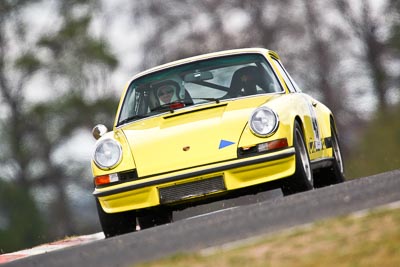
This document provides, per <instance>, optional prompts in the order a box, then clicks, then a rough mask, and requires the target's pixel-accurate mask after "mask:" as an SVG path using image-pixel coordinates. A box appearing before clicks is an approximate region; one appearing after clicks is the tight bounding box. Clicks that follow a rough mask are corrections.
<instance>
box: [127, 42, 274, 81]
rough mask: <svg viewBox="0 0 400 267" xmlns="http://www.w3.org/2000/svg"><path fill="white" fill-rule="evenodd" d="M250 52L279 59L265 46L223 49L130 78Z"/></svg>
mask: <svg viewBox="0 0 400 267" xmlns="http://www.w3.org/2000/svg"><path fill="white" fill-rule="evenodd" d="M250 53H257V54H264V55H266V54H270V55H271V56H272V57H274V58H276V59H278V60H279V55H278V54H277V53H276V52H275V51H272V50H269V49H265V48H241V49H232V50H224V51H219V52H213V53H207V54H202V55H198V56H193V57H188V58H184V59H180V60H176V61H172V62H169V63H166V64H162V65H158V66H156V67H153V68H151V69H148V70H145V71H142V72H140V73H138V74H136V75H135V76H134V77H133V78H132V79H131V81H133V80H135V79H137V78H139V77H141V76H144V75H147V74H150V73H153V72H157V71H160V70H163V69H167V68H171V67H175V66H179V65H183V64H187V63H191V62H195V61H199V60H205V59H209V58H216V57H221V56H230V55H239V54H250Z"/></svg>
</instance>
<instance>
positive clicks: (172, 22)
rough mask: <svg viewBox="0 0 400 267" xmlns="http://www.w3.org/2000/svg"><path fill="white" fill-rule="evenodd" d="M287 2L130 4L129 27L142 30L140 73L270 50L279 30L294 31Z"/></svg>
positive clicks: (187, 0) (243, 0)
mask: <svg viewBox="0 0 400 267" xmlns="http://www.w3.org/2000/svg"><path fill="white" fill-rule="evenodd" d="M289 2H290V1H278V2H277V1H259V0H258V1H254V0H232V1H220V0H207V1H200V2H199V1H194V0H184V1H180V0H169V1H158V0H150V1H140V3H134V4H133V5H132V14H133V16H132V18H133V22H134V24H135V26H136V27H138V28H142V29H145V31H146V38H145V39H144V41H143V49H144V51H143V59H142V62H143V65H142V68H148V67H151V66H154V65H157V64H160V63H165V62H168V61H171V60H176V59H179V58H183V57H188V56H192V55H197V54H202V53H207V52H215V51H219V50H226V49H233V48H240V47H260V46H261V47H268V48H273V46H274V45H273V44H274V42H275V40H276V38H277V37H278V34H279V32H280V31H283V29H285V30H286V34H293V35H297V34H298V32H299V25H298V24H297V23H296V22H295V21H293V20H288V19H287V16H286V14H287V13H288V9H289V8H290V4H289ZM281 11H284V12H281ZM194 14H195V15H194Z"/></svg>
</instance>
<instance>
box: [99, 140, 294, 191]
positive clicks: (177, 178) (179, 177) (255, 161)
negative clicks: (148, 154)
mask: <svg viewBox="0 0 400 267" xmlns="http://www.w3.org/2000/svg"><path fill="white" fill-rule="evenodd" d="M288 150H289V149H288ZM294 154H295V152H294V151H293V149H292V148H291V149H290V150H289V151H286V152H284V153H281V154H279V155H274V156H270V155H268V156H266V157H262V158H258V159H253V160H247V161H244V162H238V163H231V164H228V165H224V166H221V167H215V168H210V169H207V170H201V171H195V172H191V173H185V174H180V175H176V176H171V177H167V178H162V179H159V180H155V181H149V182H143V183H140V184H135V185H130V186H126V187H123V188H117V189H111V190H108V191H106V192H98V193H96V192H93V195H94V196H95V197H104V196H109V195H113V194H118V193H123V192H126V191H131V190H135V189H140V188H144V187H148V186H153V185H160V184H163V183H169V182H176V181H180V180H184V179H187V178H190V177H196V176H200V175H205V174H209V173H213V172H220V171H224V170H229V169H234V168H239V167H243V166H247V165H252V164H258V163H262V162H265V161H266V160H268V161H272V160H279V159H283V158H286V157H290V156H292V155H294Z"/></svg>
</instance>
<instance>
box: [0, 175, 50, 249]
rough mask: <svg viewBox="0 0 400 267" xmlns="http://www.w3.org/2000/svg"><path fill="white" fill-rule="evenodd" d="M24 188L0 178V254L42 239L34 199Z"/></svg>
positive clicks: (42, 224)
mask: <svg viewBox="0 0 400 267" xmlns="http://www.w3.org/2000/svg"><path fill="white" fill-rule="evenodd" d="M25 190H26V189H25V188H20V187H18V186H17V185H15V184H13V183H10V182H6V181H2V180H1V179H0V254H1V253H7V252H12V251H15V250H17V249H20V248H24V247H31V246H34V245H37V244H39V243H40V242H41V241H42V240H41V237H42V236H43V235H44V232H45V231H44V230H45V227H44V223H43V221H42V218H41V217H40V213H39V210H38V208H37V206H36V204H35V201H34V199H32V197H31V195H30V194H29V192H26V191H25ZM15 207H18V208H15ZM27 222H29V223H27Z"/></svg>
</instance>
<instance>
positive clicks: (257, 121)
mask: <svg viewBox="0 0 400 267" xmlns="http://www.w3.org/2000/svg"><path fill="white" fill-rule="evenodd" d="M278 123H279V121H278V115H276V113H275V112H274V111H272V110H271V109H269V108H267V107H261V108H258V109H256V110H255V111H254V112H253V113H252V114H251V116H250V120H249V125H250V129H251V131H252V132H253V133H254V134H255V135H257V136H261V137H266V136H269V135H271V134H272V133H274V132H275V131H276V129H277V128H278Z"/></svg>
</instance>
